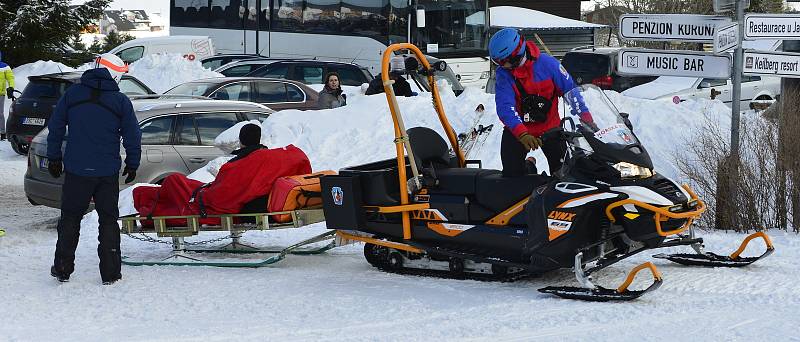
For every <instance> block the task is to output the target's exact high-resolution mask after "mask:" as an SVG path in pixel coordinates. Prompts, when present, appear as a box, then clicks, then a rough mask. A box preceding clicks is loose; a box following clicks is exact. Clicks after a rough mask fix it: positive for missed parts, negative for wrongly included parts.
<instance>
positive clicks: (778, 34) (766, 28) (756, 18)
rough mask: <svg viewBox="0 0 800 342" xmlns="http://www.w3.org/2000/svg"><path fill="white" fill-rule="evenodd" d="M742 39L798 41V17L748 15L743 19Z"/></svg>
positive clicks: (799, 18)
mask: <svg viewBox="0 0 800 342" xmlns="http://www.w3.org/2000/svg"><path fill="white" fill-rule="evenodd" d="M744 39H783V40H800V15H798V14H748V15H746V16H745V17H744Z"/></svg>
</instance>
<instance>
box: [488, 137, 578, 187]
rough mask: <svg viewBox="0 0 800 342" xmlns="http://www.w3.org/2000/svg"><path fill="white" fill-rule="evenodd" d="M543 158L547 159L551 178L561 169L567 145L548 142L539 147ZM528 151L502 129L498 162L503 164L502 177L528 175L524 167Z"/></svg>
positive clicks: (553, 141)
mask: <svg viewBox="0 0 800 342" xmlns="http://www.w3.org/2000/svg"><path fill="white" fill-rule="evenodd" d="M541 149H542V152H544V156H545V157H546V158H547V165H548V166H549V167H550V175H551V176H552V175H553V174H555V172H556V171H558V170H559V169H560V168H561V164H563V158H564V154H566V153H567V144H565V143H564V142H563V141H558V140H552V139H551V140H548V141H546V142H544V145H542V147H541ZM527 154H528V151H527V150H525V146H522V143H520V142H519V140H517V138H516V137H515V136H514V135H513V134H511V132H509V130H508V129H503V138H502V140H501V141H500V160H501V161H502V162H503V177H519V176H524V175H526V174H528V168H527V166H526V165H525V155H527Z"/></svg>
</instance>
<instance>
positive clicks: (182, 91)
mask: <svg viewBox="0 0 800 342" xmlns="http://www.w3.org/2000/svg"><path fill="white" fill-rule="evenodd" d="M215 85H216V84H215V83H206V82H189V83H184V84H181V85H179V86H176V87H175V88H172V89H170V90H167V92H165V93H164V94H171V95H196V96H205V94H206V93H207V92H208V89H210V88H211V87H213V86H215Z"/></svg>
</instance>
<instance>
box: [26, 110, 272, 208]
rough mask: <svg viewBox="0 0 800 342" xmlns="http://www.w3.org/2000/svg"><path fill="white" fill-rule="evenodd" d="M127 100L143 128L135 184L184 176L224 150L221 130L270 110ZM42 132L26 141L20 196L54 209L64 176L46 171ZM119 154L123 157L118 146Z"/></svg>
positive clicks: (58, 200)
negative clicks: (218, 143)
mask: <svg viewBox="0 0 800 342" xmlns="http://www.w3.org/2000/svg"><path fill="white" fill-rule="evenodd" d="M132 102H133V107H134V110H135V111H136V118H137V119H138V120H139V127H140V128H141V130H142V159H141V165H140V166H139V169H138V170H137V172H136V180H135V182H136V183H160V182H161V181H162V180H164V178H166V177H167V176H169V175H171V174H173V173H181V174H189V173H191V172H193V171H195V170H197V169H199V168H200V167H202V166H204V165H206V163H208V162H209V161H211V160H212V159H214V158H216V157H219V156H222V155H223V154H224V152H223V151H222V150H220V149H219V148H217V147H215V146H214V139H215V138H216V137H217V136H218V135H219V134H220V133H222V132H223V131H224V130H226V129H228V128H230V127H232V126H233V125H235V124H236V123H237V122H240V121H247V120H259V121H261V120H263V119H266V118H267V117H269V115H270V114H271V113H273V111H272V110H271V109H269V108H268V107H265V106H263V105H260V104H256V103H251V102H239V101H220V100H198V99H174V98H172V99H169V98H166V99H165V98H161V99H134V100H133V101H132ZM47 134H48V130H47V129H44V130H42V132H40V133H39V134H38V135H36V137H34V139H33V141H32V142H31V147H30V153H28V171H27V172H26V173H25V194H26V195H27V196H28V201H30V202H31V204H34V205H45V206H48V207H52V208H59V207H60V204H61V185H62V183H63V181H64V177H63V176H62V177H59V178H53V177H52V176H50V173H49V172H48V170H47V165H48V161H47V158H46V156H47ZM64 145H66V144H64ZM63 148H64V147H62V151H63ZM121 154H122V159H123V160H124V159H125V150H124V149H122V148H121ZM123 167H124V163H123ZM122 181H123V178H122V177H120V188H121V189H122V188H125V187H127V186H128V185H126V184H123V183H122Z"/></svg>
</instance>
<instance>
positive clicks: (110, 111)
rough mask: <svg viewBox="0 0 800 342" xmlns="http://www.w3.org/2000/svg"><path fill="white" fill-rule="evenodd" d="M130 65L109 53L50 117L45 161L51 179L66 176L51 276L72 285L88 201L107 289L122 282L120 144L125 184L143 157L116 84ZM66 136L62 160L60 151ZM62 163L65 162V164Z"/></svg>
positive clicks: (133, 120)
mask: <svg viewBox="0 0 800 342" xmlns="http://www.w3.org/2000/svg"><path fill="white" fill-rule="evenodd" d="M126 72H128V66H127V65H126V64H125V62H123V61H122V59H120V58H119V57H117V56H116V55H113V54H110V53H107V54H103V55H101V56H100V57H97V59H95V68H94V69H90V70H87V71H86V72H84V73H83V75H82V76H81V82H80V83H78V84H75V85H73V86H71V87H70V88H69V89H67V92H66V93H65V94H64V96H62V97H61V99H60V100H59V101H58V104H57V105H56V108H55V110H54V111H53V116H52V117H51V118H50V123H49V124H48V126H47V127H48V129H49V130H50V133H49V135H48V136H47V159H48V163H49V164H48V170H49V172H50V175H52V176H53V177H55V178H58V177H60V176H61V173H62V172H64V171H66V172H64V173H65V176H64V186H63V187H62V188H61V189H62V190H61V191H62V192H61V219H60V220H59V221H58V242H56V253H55V260H54V261H53V267H51V268H50V275H52V276H53V277H56V278H57V279H58V280H59V281H61V282H65V281H68V280H69V276H70V274H71V273H72V271H73V270H74V268H75V249H76V248H77V247H78V236H79V232H80V228H81V219H82V218H83V214H85V213H86V209H87V208H88V207H89V202H90V201H91V200H94V206H95V209H96V210H97V214H98V215H99V221H100V226H99V228H98V230H99V237H98V240H99V241H100V244H99V245H98V246H97V255H98V256H99V257H100V277H101V278H102V280H103V284H104V285H108V284H112V283H114V282H116V281H117V280H119V279H121V278H122V274H121V273H120V268H121V265H122V260H121V254H120V248H119V242H120V239H119V225H117V218H118V217H119V209H118V206H117V205H118V197H119V176H120V175H119V170H120V166H121V164H122V160H121V158H120V155H119V143H120V139H122V145H123V146H124V147H125V170H124V172H123V173H122V175H123V176H127V177H126V178H125V183H126V184H127V183H130V182H133V180H134V179H135V178H136V169H137V168H138V167H139V158H140V156H141V152H142V147H141V139H142V132H141V131H140V130H139V122H138V120H137V119H136V114H135V113H134V111H133V105H132V104H131V100H130V99H128V97H127V96H125V94H123V93H122V92H120V90H119V86H118V83H119V81H120V79H122V74H124V73H126ZM67 127H69V135H68V136H66V140H67V147H66V151H65V152H64V154H63V156H62V154H61V146H62V145H63V142H64V140H65V135H66V133H67ZM62 159H63V163H62Z"/></svg>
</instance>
